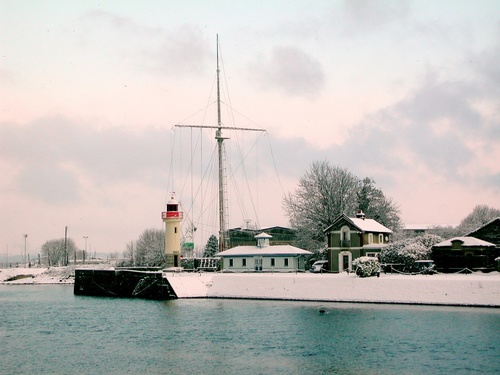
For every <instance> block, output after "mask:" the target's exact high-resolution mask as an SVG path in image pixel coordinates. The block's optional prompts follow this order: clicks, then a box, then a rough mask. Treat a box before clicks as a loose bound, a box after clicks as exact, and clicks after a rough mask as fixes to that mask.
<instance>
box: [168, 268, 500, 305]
mask: <svg viewBox="0 0 500 375" xmlns="http://www.w3.org/2000/svg"><path fill="white" fill-rule="evenodd" d="M166 276H167V279H168V281H169V282H170V284H171V285H172V287H173V288H174V290H175V292H176V293H177V296H178V297H179V298H194V297H198V298H199V297H218V298H254V299H284V300H301V301H336V302H379V303H407V304H432V305H463V306H496V307H500V273H498V272H492V273H488V274H484V273H473V274H469V275H464V274H439V275H398V274H381V275H380V277H378V278H377V277H369V278H359V277H357V276H356V275H354V274H349V275H348V274H346V273H344V274H310V273H298V274H279V273H275V274H237V273H234V274H225V273H201V274H187V273H167V274H166Z"/></svg>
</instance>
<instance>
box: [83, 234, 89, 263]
mask: <svg viewBox="0 0 500 375" xmlns="http://www.w3.org/2000/svg"><path fill="white" fill-rule="evenodd" d="M83 238H84V239H85V250H83V264H85V255H86V254H87V238H89V236H83Z"/></svg>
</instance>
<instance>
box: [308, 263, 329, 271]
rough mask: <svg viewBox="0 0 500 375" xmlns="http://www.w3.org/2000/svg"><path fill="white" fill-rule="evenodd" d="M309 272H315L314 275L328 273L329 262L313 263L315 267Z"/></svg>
mask: <svg viewBox="0 0 500 375" xmlns="http://www.w3.org/2000/svg"><path fill="white" fill-rule="evenodd" d="M309 271H310V272H314V273H319V272H325V271H328V261H327V260H317V261H316V262H314V263H313V265H312V266H311V268H310V269H309Z"/></svg>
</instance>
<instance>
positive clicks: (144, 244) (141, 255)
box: [129, 229, 165, 267]
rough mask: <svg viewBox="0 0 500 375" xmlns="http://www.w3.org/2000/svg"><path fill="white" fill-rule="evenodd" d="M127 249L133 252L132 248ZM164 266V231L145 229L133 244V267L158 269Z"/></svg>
mask: <svg viewBox="0 0 500 375" xmlns="http://www.w3.org/2000/svg"><path fill="white" fill-rule="evenodd" d="M129 249H132V250H133V247H132V248H130V247H129ZM164 264H165V231H164V230H163V229H146V230H145V231H144V232H142V234H141V235H140V236H139V238H138V239H137V241H136V242H135V265H137V266H148V267H160V266H163V265H164Z"/></svg>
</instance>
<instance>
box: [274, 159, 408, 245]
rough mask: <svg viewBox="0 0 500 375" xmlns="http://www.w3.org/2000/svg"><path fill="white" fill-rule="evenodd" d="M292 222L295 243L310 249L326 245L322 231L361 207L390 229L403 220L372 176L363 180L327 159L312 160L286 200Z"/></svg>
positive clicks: (370, 216) (285, 208) (285, 203)
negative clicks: (295, 232)
mask: <svg viewBox="0 0 500 375" xmlns="http://www.w3.org/2000/svg"><path fill="white" fill-rule="evenodd" d="M283 208H284V210H285V212H286V214H287V215H288V217H289V219H290V225H291V226H292V227H293V228H295V229H297V240H296V242H295V244H296V246H298V247H301V248H303V249H308V250H311V251H314V250H317V249H320V248H323V247H324V245H325V240H326V239H325V236H324V234H323V230H324V229H325V228H326V227H328V226H329V225H330V224H332V223H333V221H334V220H335V219H336V218H338V217H339V216H340V215H341V214H342V213H345V214H347V215H351V216H352V215H354V214H355V212H357V211H358V209H359V208H361V209H363V208H365V209H366V210H367V211H368V214H367V217H369V218H378V220H379V221H380V222H381V223H382V224H384V225H386V226H388V227H389V228H391V229H393V230H394V229H397V227H395V226H398V225H399V224H398V223H400V220H399V211H398V209H397V207H396V205H395V204H394V203H392V201H390V200H389V199H387V198H386V197H385V196H384V194H383V193H382V191H381V190H380V189H377V188H376V187H375V182H374V181H373V180H372V179H369V178H366V179H365V180H363V181H362V180H361V179H359V178H358V177H356V176H355V175H353V174H352V173H350V172H349V171H348V170H347V169H344V168H340V167H336V166H332V165H330V164H329V163H328V162H326V161H322V162H318V161H317V162H314V163H312V165H311V167H310V170H309V171H307V172H306V173H305V174H304V176H302V177H301V178H300V180H299V184H298V187H297V189H296V190H295V192H294V193H289V194H288V195H287V196H286V197H285V198H284V200H283Z"/></svg>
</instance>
